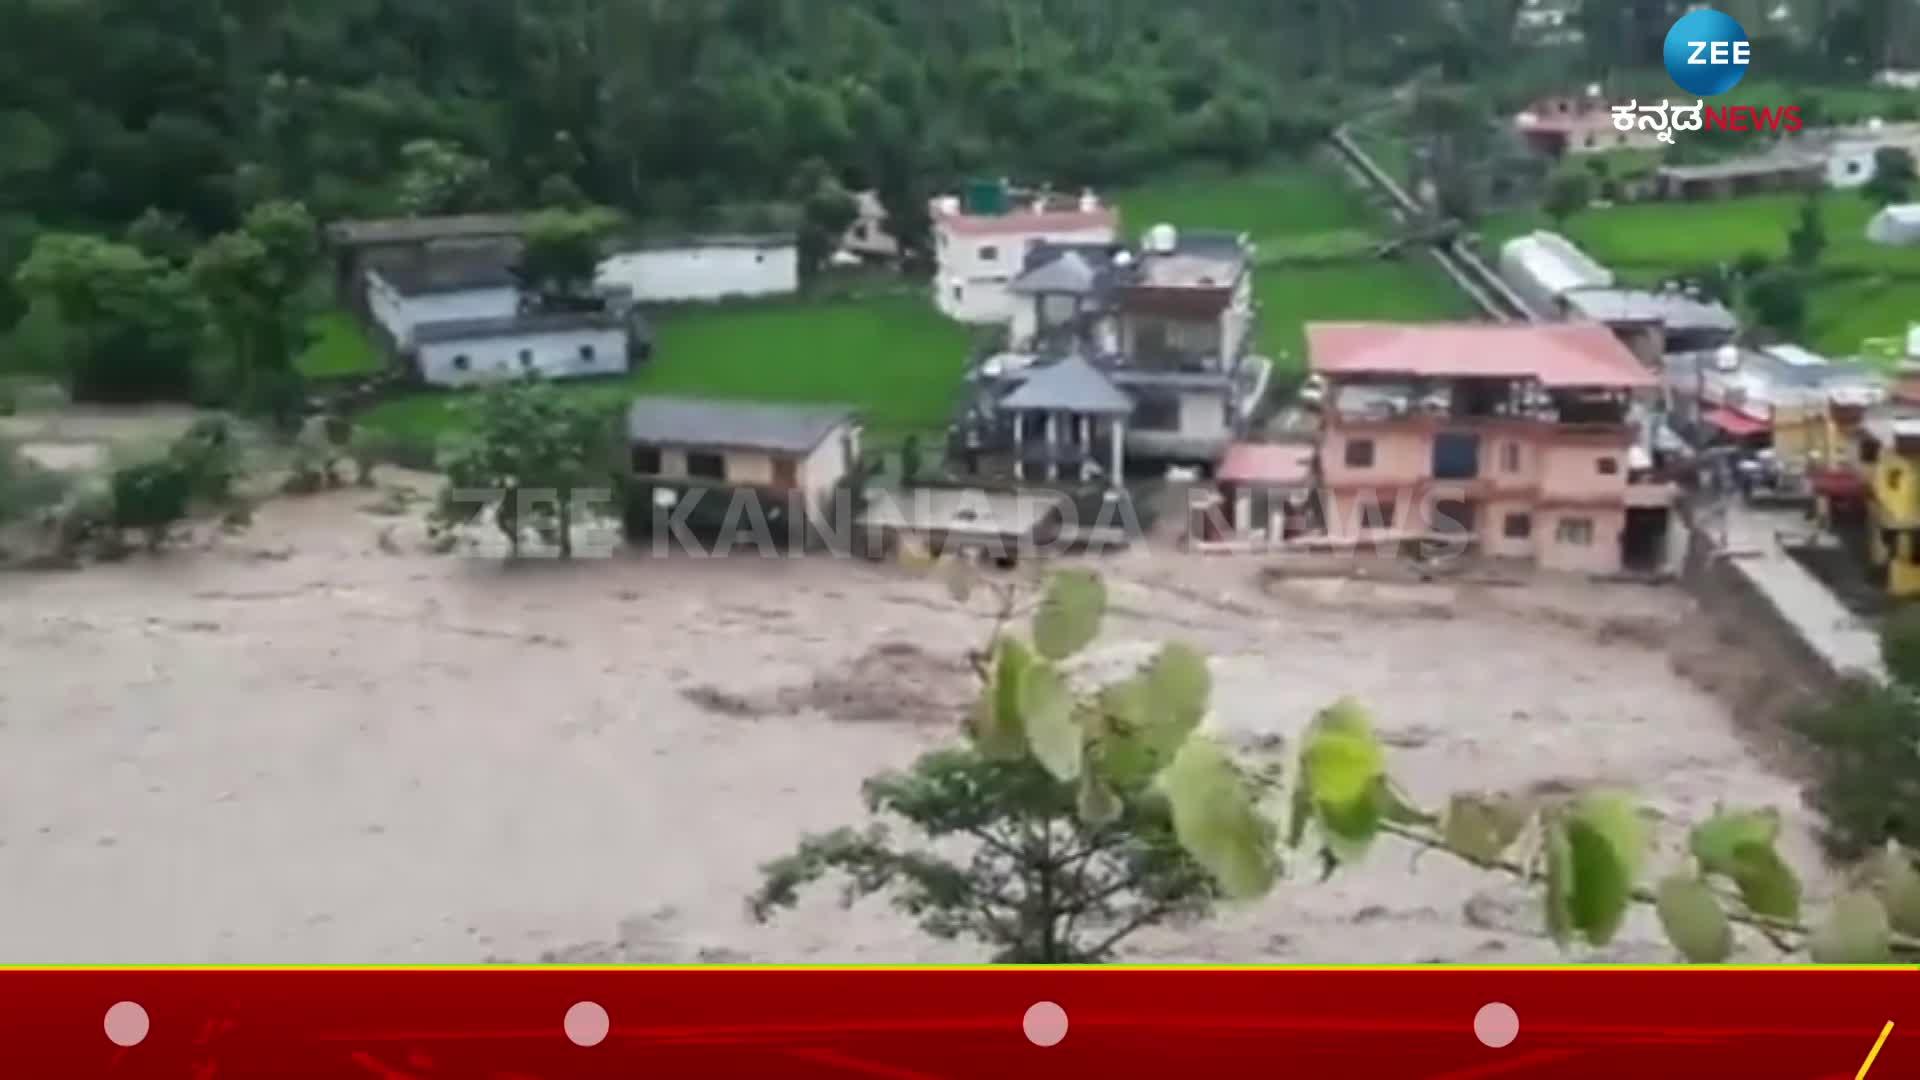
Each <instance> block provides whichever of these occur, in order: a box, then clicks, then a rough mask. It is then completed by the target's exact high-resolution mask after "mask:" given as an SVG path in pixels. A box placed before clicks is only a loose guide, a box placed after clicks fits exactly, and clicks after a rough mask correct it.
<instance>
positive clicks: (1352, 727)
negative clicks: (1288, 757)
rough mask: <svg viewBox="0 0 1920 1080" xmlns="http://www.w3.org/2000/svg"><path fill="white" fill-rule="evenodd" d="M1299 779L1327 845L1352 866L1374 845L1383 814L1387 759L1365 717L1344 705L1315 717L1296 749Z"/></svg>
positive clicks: (1357, 709)
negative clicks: (1368, 846) (1298, 754)
mask: <svg viewBox="0 0 1920 1080" xmlns="http://www.w3.org/2000/svg"><path fill="white" fill-rule="evenodd" d="M1300 773H1301V778H1302V783H1303V784H1304V785H1305V788H1306V791H1307V796H1308V798H1309V800H1310V801H1311V802H1312V805H1313V808H1314V812H1315V813H1316V814H1317V815H1318V818H1319V822H1320V827H1321V828H1322V829H1323V830H1324V831H1325V832H1326V834H1327V839H1328V841H1329V843H1330V845H1331V846H1333V847H1335V848H1336V854H1338V855H1340V857H1341V858H1342V859H1343V860H1346V861H1351V860H1352V859H1353V858H1355V857H1357V856H1358V855H1359V854H1361V853H1362V852H1364V851H1365V849H1366V847H1367V845H1368V844H1369V843H1371V842H1372V840H1373V836H1374V834H1375V833H1376V832H1378V831H1379V828H1380V821H1381V818H1382V817H1383V815H1384V812H1385V809H1386V807H1385V805H1384V803H1383V800H1382V798H1381V791H1382V782H1383V781H1384V780H1385V779H1386V755H1385V753H1384V752H1382V750H1381V749H1380V744H1379V743H1378V742H1377V741H1376V740H1375V739H1374V737H1373V732H1372V730H1371V729H1370V728H1369V727H1368V725H1367V722H1366V714H1365V712H1364V711H1361V710H1359V708H1358V706H1352V705H1351V704H1350V703H1345V702H1343V703H1341V704H1340V705H1336V706H1334V707H1333V708H1332V709H1329V710H1326V711H1325V712H1322V713H1321V714H1320V715H1319V716H1318V717H1316V718H1315V720H1314V723H1313V726H1312V727H1311V728H1310V729H1309V730H1308V732H1307V738H1306V742H1305V743H1304V744H1303V745H1302V746H1301V749H1300Z"/></svg>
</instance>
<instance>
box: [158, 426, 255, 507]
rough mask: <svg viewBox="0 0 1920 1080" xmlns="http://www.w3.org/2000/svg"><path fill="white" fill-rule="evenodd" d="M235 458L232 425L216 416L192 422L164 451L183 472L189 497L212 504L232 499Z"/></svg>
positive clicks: (237, 467) (236, 463)
mask: <svg viewBox="0 0 1920 1080" xmlns="http://www.w3.org/2000/svg"><path fill="white" fill-rule="evenodd" d="M238 457H239V454H238V449H237V447H236V444H235V440H234V433H233V426H232V425H231V424H229V423H228V422H227V420H226V418H225V417H219V416H215V417H208V418H206V419H204V420H198V421H195V422H194V425H193V426H192V427H190V428H188V429H187V432H186V434H184V435H182V436H180V438H179V439H177V440H175V442H174V444H173V446H172V447H171V448H170V449H169V450H168V451H167V458H168V460H170V461H172V462H174V463H175V464H177V465H178V466H180V468H181V469H182V470H183V471H184V472H185V474H186V477H187V486H188V490H189V491H190V492H191V494H192V497H193V498H196V499H200V500H203V501H205V502H208V503H212V504H213V505H215V506H222V505H225V504H226V503H227V502H228V501H229V500H231V499H232V498H233V482H234V480H236V479H237V478H238V477H239V473H240V468H239V462H238Z"/></svg>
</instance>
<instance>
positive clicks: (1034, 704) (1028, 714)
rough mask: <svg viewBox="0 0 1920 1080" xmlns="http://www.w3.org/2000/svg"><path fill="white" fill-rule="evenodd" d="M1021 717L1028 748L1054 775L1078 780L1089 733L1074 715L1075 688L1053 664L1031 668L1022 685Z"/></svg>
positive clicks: (1061, 779) (1057, 777)
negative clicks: (1072, 688) (1070, 685)
mask: <svg viewBox="0 0 1920 1080" xmlns="http://www.w3.org/2000/svg"><path fill="white" fill-rule="evenodd" d="M1020 719H1021V720H1022V721H1023V722H1024V723H1025V724H1026V729H1027V747H1028V748H1029V749H1031V750H1032V751H1033V756H1034V758H1035V759H1037V760H1038V761H1039V762H1040V764H1041V765H1042V766H1044V767H1045V768H1046V770H1047V771H1048V772H1049V773H1052V774H1053V778H1054V779H1056V780H1060V781H1062V782H1065V781H1069V780H1075V779H1078V778H1079V776H1080V764H1081V757H1082V755H1083V752H1084V751H1085V749H1086V732H1085V731H1084V730H1083V729H1082V728H1081V726H1080V722H1079V718H1078V717H1076V716H1075V715H1074V709H1073V691H1072V690H1071V689H1070V688H1069V687H1068V686H1067V681H1066V680H1065V679H1064V678H1062V677H1061V675H1060V673H1059V672H1058V671H1056V670H1054V669H1053V668H1052V667H1051V666H1049V665H1047V664H1034V665H1033V666H1032V667H1031V668H1029V669H1028V671H1027V674H1026V678H1025V680H1023V685H1022V686H1021V687H1020Z"/></svg>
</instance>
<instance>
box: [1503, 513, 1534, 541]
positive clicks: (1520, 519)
mask: <svg viewBox="0 0 1920 1080" xmlns="http://www.w3.org/2000/svg"><path fill="white" fill-rule="evenodd" d="M1501 531H1502V532H1503V533H1504V534H1505V535H1506V538H1507V539H1509V540H1531V539H1532V538H1533V515H1531V514H1508V515H1507V520H1506V526H1505V528H1503V529H1502V530H1501Z"/></svg>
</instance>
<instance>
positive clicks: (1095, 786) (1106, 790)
mask: <svg viewBox="0 0 1920 1080" xmlns="http://www.w3.org/2000/svg"><path fill="white" fill-rule="evenodd" d="M1079 810H1080V820H1081V821H1084V822H1086V823H1087V824H1088V825H1093V826H1096V827H1098V826H1101V825H1111V824H1113V823H1114V822H1116V821H1118V820H1120V813H1121V810H1122V806H1121V803H1120V796H1119V795H1116V794H1115V793H1114V790H1113V789H1112V788H1111V787H1108V786H1107V784H1106V782H1105V781H1103V780H1101V779H1100V778H1099V777H1098V776H1096V775H1094V773H1093V771H1092V770H1087V771H1085V772H1083V773H1081V774H1080V799H1079Z"/></svg>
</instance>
